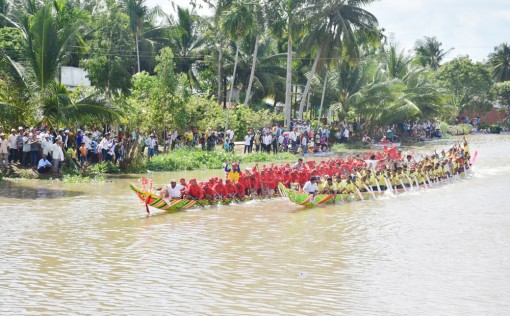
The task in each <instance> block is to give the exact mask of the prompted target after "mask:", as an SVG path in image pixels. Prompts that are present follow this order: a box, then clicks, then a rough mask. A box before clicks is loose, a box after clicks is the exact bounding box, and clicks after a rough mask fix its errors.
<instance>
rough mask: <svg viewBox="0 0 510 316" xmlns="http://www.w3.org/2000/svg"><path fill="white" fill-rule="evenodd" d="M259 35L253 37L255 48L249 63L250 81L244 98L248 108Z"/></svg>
mask: <svg viewBox="0 0 510 316" xmlns="http://www.w3.org/2000/svg"><path fill="white" fill-rule="evenodd" d="M259 37H260V36H259V34H258V33H257V36H255V48H254V49H253V59H252V62H251V73H250V81H249V82H248V90H246V97H245V98H244V106H248V101H250V98H251V87H252V85H253V79H255V67H256V66H257V52H258V50H259Z"/></svg>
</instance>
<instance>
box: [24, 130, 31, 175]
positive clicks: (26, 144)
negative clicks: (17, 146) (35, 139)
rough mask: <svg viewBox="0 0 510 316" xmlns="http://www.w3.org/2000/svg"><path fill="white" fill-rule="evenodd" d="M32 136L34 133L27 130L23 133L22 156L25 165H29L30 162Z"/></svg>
mask: <svg viewBox="0 0 510 316" xmlns="http://www.w3.org/2000/svg"><path fill="white" fill-rule="evenodd" d="M31 137H32V133H30V134H29V133H28V132H25V133H24V134H23V158H22V164H23V166H24V167H28V165H29V164H30V150H31V146H30V143H29V141H30V138H31Z"/></svg>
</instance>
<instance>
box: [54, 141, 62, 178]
mask: <svg viewBox="0 0 510 316" xmlns="http://www.w3.org/2000/svg"><path fill="white" fill-rule="evenodd" d="M51 159H52V160H51V164H52V166H53V173H54V174H55V175H58V174H59V169H60V164H61V162H63V161H64V152H63V151H62V140H60V139H57V141H56V143H55V144H53V145H51Z"/></svg>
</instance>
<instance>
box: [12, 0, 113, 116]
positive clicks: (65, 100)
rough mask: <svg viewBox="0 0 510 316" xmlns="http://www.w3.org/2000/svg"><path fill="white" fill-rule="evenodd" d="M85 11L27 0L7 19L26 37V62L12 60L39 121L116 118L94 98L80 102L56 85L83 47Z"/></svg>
mask: <svg viewBox="0 0 510 316" xmlns="http://www.w3.org/2000/svg"><path fill="white" fill-rule="evenodd" d="M81 13H82V12H81V10H80V9H78V8H73V7H71V6H69V5H68V3H67V1H66V0H56V1H51V0H45V1H44V2H42V3H41V2H39V1H37V0H25V2H24V3H23V4H22V5H20V7H18V8H17V9H16V10H13V13H12V14H11V15H9V16H8V17H7V19H8V21H9V23H10V24H12V25H14V26H15V27H16V28H17V29H19V30H20V31H21V33H22V34H23V39H24V42H23V46H24V48H23V52H24V54H25V56H24V62H23V63H17V62H15V61H13V60H12V59H10V58H9V59H8V60H9V61H10V65H11V66H12V69H13V70H15V74H16V75H17V78H18V79H19V82H21V83H22V84H23V86H24V87H25V89H26V91H27V93H28V94H29V99H30V103H31V104H32V106H33V109H34V112H35V113H37V116H38V119H39V120H43V121H47V122H48V123H50V124H56V123H58V122H62V121H66V122H69V120H71V118H77V117H78V116H80V115H82V114H83V115H88V116H89V117H90V116H96V117H109V118H110V119H111V118H112V116H113V115H114V111H113V110H112V109H111V108H108V107H105V106H104V104H103V103H101V102H98V101H97V99H96V98H95V97H94V96H88V97H85V98H83V99H81V100H78V101H77V102H74V101H73V100H71V99H70V98H69V97H68V91H67V89H66V88H65V87H64V86H63V85H62V84H61V83H59V82H57V81H56V78H57V77H58V72H59V70H60V66H61V65H62V64H63V63H64V62H65V60H66V58H67V57H68V54H69V53H70V52H71V51H72V49H71V46H74V45H77V43H80V42H81V41H80V40H79V38H80V25H82V23H81V21H80V19H81V17H82V14H81Z"/></svg>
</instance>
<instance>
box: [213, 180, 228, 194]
mask: <svg viewBox="0 0 510 316" xmlns="http://www.w3.org/2000/svg"><path fill="white" fill-rule="evenodd" d="M227 180H228V179H227ZM213 190H214V191H216V193H217V194H218V195H220V196H221V197H223V198H226V197H227V189H226V188H225V186H224V185H223V179H218V182H216V184H215V185H214V186H213Z"/></svg>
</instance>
